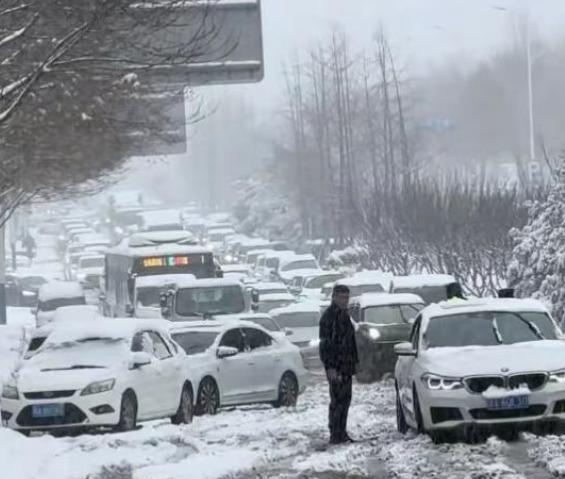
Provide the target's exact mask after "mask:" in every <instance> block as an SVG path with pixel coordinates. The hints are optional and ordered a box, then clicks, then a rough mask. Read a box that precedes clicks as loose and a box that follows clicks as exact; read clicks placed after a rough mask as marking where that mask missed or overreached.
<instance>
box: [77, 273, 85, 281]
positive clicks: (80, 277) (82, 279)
mask: <svg viewBox="0 0 565 479" xmlns="http://www.w3.org/2000/svg"><path fill="white" fill-rule="evenodd" d="M77 279H78V280H79V281H84V280H85V279H86V274H84V273H77Z"/></svg>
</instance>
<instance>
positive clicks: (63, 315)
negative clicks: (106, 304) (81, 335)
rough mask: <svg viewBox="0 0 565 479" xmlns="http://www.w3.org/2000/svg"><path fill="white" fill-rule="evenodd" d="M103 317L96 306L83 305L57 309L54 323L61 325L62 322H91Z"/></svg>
mask: <svg viewBox="0 0 565 479" xmlns="http://www.w3.org/2000/svg"><path fill="white" fill-rule="evenodd" d="M101 317H102V315H101V314H100V312H99V311H98V308H97V307H96V306H93V305H89V304H82V305H75V306H63V307H61V308H57V310H56V311H55V316H54V318H53V321H54V322H55V323H59V322H61V321H63V322H66V321H84V320H87V321H91V320H93V319H99V318H101Z"/></svg>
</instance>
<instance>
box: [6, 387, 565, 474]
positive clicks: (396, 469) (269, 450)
mask: <svg viewBox="0 0 565 479" xmlns="http://www.w3.org/2000/svg"><path fill="white" fill-rule="evenodd" d="M313 381H314V382H313V384H312V385H311V386H310V387H309V389H307V391H306V392H305V394H304V395H303V396H301V398H300V401H299V404H298V406H297V407H296V408H295V409H286V410H285V409H279V410H277V409H274V408H272V407H270V406H248V407H241V408H233V409H227V410H222V411H221V412H220V413H219V414H218V415H217V416H204V417H198V418H195V420H194V423H193V424H191V425H187V426H180V427H179V426H173V425H171V424H170V423H169V422H168V421H155V422H151V423H146V424H144V425H143V427H142V428H141V429H139V430H137V431H134V432H129V433H123V434H109V433H108V434H90V435H82V436H79V437H64V438H54V437H51V436H47V435H44V436H38V437H32V438H26V437H23V436H20V435H19V434H17V433H15V432H12V431H7V430H2V429H0V464H1V465H2V466H1V467H2V473H3V474H2V477H9V478H14V479H36V478H37V479H38V478H41V479H86V478H89V479H228V478H229V479H259V478H279V479H290V478H296V479H298V478H301V479H303V478H308V479H315V478H324V479H336V478H341V477H343V478H345V477H350V478H357V479H359V478H389V477H394V478H400V479H414V478H422V479H424V478H425V479H427V478H432V477H433V478H440V479H463V478H465V479H468V478H471V479H480V478H504V479H518V478H521V479H522V478H528V479H532V478H545V477H551V476H550V474H549V473H547V475H546V474H545V473H546V472H547V471H545V470H544V468H543V467H537V466H536V465H535V463H534V462H531V461H530V463H528V464H527V466H528V467H524V466H523V465H522V464H520V460H518V459H516V458H517V457H518V458H522V459H523V458H527V457H528V449H530V454H532V457H535V458H536V460H539V461H541V459H537V458H538V456H539V457H540V458H541V457H551V458H552V459H554V464H553V465H552V466H551V467H553V469H551V468H550V467H549V466H548V467H547V469H549V470H551V471H552V472H553V471H554V470H555V471H561V470H562V469H559V467H564V466H565V461H562V460H561V459H559V460H558V459H557V458H560V457H561V456H563V452H565V439H564V440H563V441H561V439H558V438H552V437H547V438H542V439H540V440H539V444H540V446H539V447H538V446H536V444H538V443H537V442H536V441H537V438H535V439H536V441H534V440H533V439H532V438H533V436H531V437H530V436H527V437H526V440H525V441H520V442H519V443H517V444H516V445H515V444H507V443H505V442H503V441H501V440H499V439H495V438H491V439H489V441H487V442H486V443H484V444H479V445H473V446H471V445H466V444H445V445H439V446H438V445H434V444H433V443H432V442H431V440H430V439H429V438H427V437H426V436H415V435H414V434H410V435H408V436H406V437H403V436H401V435H400V434H398V433H397V432H396V430H395V419H394V418H395V416H394V388H393V385H392V383H390V382H387V383H381V384H375V385H369V386H360V385H355V387H354V401H353V406H352V410H351V416H350V432H351V435H352V436H354V437H356V438H359V439H365V440H362V441H361V442H358V443H356V444H353V445H348V446H333V447H325V445H326V443H327V439H328V434H327V424H326V423H327V403H328V392H327V385H326V383H325V381H323V380H321V379H319V378H318V379H315V380H313ZM541 444H543V446H541ZM516 448H523V452H522V450H519V449H516ZM512 451H514V454H512ZM516 451H517V452H516ZM22 458H25V460H22Z"/></svg>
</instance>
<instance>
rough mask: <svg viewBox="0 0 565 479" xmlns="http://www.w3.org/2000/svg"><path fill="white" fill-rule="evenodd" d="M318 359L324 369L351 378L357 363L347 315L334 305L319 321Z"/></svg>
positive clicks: (352, 329)
mask: <svg viewBox="0 0 565 479" xmlns="http://www.w3.org/2000/svg"><path fill="white" fill-rule="evenodd" d="M320 359H321V360H322V363H323V364H324V367H325V368H326V369H335V370H336V371H337V373H338V374H341V375H344V376H353V375H354V374H355V372H356V366H357V363H358V362H359V357H358V354H357V343H356V341H355V328H354V327H353V323H352V322H351V319H350V317H349V313H348V312H347V311H342V310H341V309H339V307H338V306H337V305H336V304H334V303H332V304H331V305H330V307H329V308H328V309H326V311H325V312H324V314H323V315H322V318H321V319H320Z"/></svg>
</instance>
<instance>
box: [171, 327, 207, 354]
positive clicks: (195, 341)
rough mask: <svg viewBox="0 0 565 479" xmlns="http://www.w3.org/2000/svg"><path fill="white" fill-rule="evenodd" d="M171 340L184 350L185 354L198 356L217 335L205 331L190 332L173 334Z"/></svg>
mask: <svg viewBox="0 0 565 479" xmlns="http://www.w3.org/2000/svg"><path fill="white" fill-rule="evenodd" d="M172 336H173V339H174V340H175V341H176V342H177V343H178V344H179V345H180V346H181V347H182V349H184V351H185V352H186V354H188V355H191V354H199V353H203V352H204V351H206V350H207V349H208V348H209V347H210V346H212V344H214V341H215V340H216V338H217V337H218V333H214V332H207V331H190V332H186V333H175V334H173V335H172Z"/></svg>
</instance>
